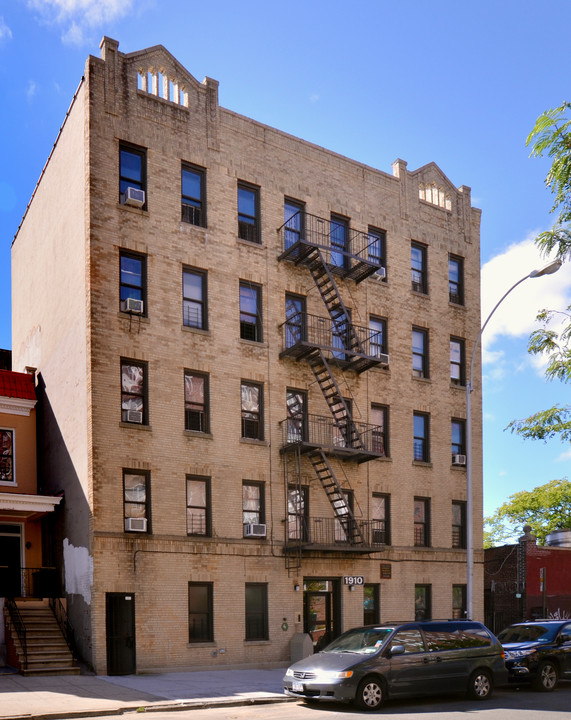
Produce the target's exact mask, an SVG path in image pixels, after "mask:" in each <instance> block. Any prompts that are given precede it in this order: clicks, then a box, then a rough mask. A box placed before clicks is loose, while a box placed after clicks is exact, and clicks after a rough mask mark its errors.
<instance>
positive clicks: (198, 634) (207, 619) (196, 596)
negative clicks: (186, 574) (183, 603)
mask: <svg viewBox="0 0 571 720" xmlns="http://www.w3.org/2000/svg"><path fill="white" fill-rule="evenodd" d="M213 616H214V613H213V610H212V583H209V582H207V583H197V582H189V583H188V641H189V642H191V643H196V642H214V627H213V626H214V623H213Z"/></svg>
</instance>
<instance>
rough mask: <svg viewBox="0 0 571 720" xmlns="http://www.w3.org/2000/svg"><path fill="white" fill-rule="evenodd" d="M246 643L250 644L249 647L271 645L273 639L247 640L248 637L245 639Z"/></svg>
mask: <svg viewBox="0 0 571 720" xmlns="http://www.w3.org/2000/svg"><path fill="white" fill-rule="evenodd" d="M244 643H245V644H246V645H248V647H249V646H250V645H271V644H272V641H271V640H246V639H244Z"/></svg>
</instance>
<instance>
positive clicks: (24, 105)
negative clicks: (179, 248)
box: [0, 0, 571, 514]
mask: <svg viewBox="0 0 571 720" xmlns="http://www.w3.org/2000/svg"><path fill="white" fill-rule="evenodd" d="M570 26H571V3H569V2H567V0H558V1H557V2H555V1H553V0H544V2H543V3H542V4H541V5H539V4H538V3H537V1H536V0H534V1H533V2H530V1H528V0H499V1H498V0H479V2H477V3H462V2H458V1H457V0H455V1H449V0H439V1H438V2H428V1H427V0H424V1H420V0H400V1H395V0H390V1H388V0H353V2H351V3H347V2H340V1H339V0H304V1H303V2H301V1H299V0H289V2H288V3H285V4H282V3H273V2H269V1H268V0H241V1H240V2H239V3H236V2H233V1H230V0H208V2H207V3H198V2H194V1H193V0H137V1H136V2H135V1H134V0H0V88H1V90H0V92H1V93H2V98H1V101H0V144H1V147H0V158H1V160H0V163H1V164H0V167H1V168H2V172H0V306H1V307H2V308H3V309H4V312H3V317H2V320H0V347H3V348H10V347H11V336H10V319H9V306H10V270H9V266H10V245H11V242H12V239H13V237H14V234H15V232H16V230H17V228H18V225H19V223H20V220H21V218H22V215H23V213H24V211H25V209H26V205H27V203H28V200H29V198H30V196H31V194H32V192H33V189H34V186H35V184H36V181H37V179H38V178H39V176H40V173H41V171H42V167H43V165H44V163H45V161H46V159H47V157H48V154H49V152H50V149H51V147H52V144H53V142H54V140H55V138H56V135H57V132H58V130H59V127H60V125H61V123H62V121H63V118H64V115H65V112H66V110H67V108H68V106H69V103H70V101H71V98H72V96H73V93H74V92H75V90H76V88H77V86H78V84H79V81H80V78H81V76H82V74H83V70H84V65H85V60H86V58H87V55H88V54H92V55H96V56H99V43H100V40H101V38H102V36H103V35H108V36H110V37H113V38H115V39H116V40H118V41H119V43H120V46H119V49H120V50H121V51H123V52H132V51H135V50H139V49H141V48H145V47H149V46H152V45H156V44H162V45H164V46H165V47H167V49H168V50H169V51H170V52H171V53H172V54H173V55H174V56H175V57H176V58H177V59H178V60H179V61H180V62H181V63H182V64H183V65H184V66H185V67H186V68H187V69H188V70H189V72H191V73H192V74H193V75H194V76H195V77H196V78H197V79H198V80H202V79H203V78H204V77H205V76H209V77H212V78H215V79H216V80H218V81H219V82H220V103H221V104H222V105H223V106H224V107H227V108H229V109H231V110H234V111H236V112H238V113H242V114H244V115H247V116H249V117H252V118H255V119H256V120H259V121H261V122H263V123H267V124H268V125H272V126H274V127H277V128H279V129H281V130H284V131H286V132H289V133H292V134H293V135H296V136H299V137H302V138H304V139H306V140H309V141H311V142H314V143H317V144H319V145H322V146H324V147H327V148H330V149H332V150H334V151H336V152H339V153H342V154H344V155H347V156H349V157H352V158H355V159H356V160H359V161H361V162H365V163H367V164H369V165H372V166H374V167H376V168H379V169H380V170H383V171H385V172H389V173H390V172H391V163H392V162H393V161H394V160H395V159H396V158H402V159H404V160H406V161H407V162H408V167H409V169H415V168H417V167H420V166H422V165H424V164H426V163H428V162H432V161H434V162H436V163H437V164H438V165H439V166H440V167H441V168H442V170H443V171H444V172H445V173H446V175H447V176H448V177H449V178H450V180H451V181H452V182H453V183H454V184H455V185H456V186H460V185H469V186H470V187H471V188H472V201H473V204H474V205H475V206H477V207H480V208H481V209H482V212H483V214H482V227H481V256H482V306H483V309H482V317H483V319H485V318H486V317H487V314H488V312H489V311H490V310H491V308H492V307H493V306H494V304H495V303H496V301H497V300H498V299H499V298H500V297H501V296H502V295H503V293H504V292H505V291H506V290H507V289H508V288H509V287H510V285H511V284H513V283H514V282H515V281H516V280H518V279H519V278H520V277H523V276H524V275H527V274H528V273H529V272H530V271H531V270H532V269H534V268H536V267H540V266H542V265H543V264H544V263H545V260H544V259H542V258H540V257H539V255H538V252H537V250H536V249H535V247H534V245H533V242H532V239H533V237H534V236H535V234H536V233H537V232H539V231H541V230H543V229H546V228H548V227H550V225H551V224H552V220H553V218H552V216H551V215H550V213H549V210H550V208H551V204H552V196H551V194H550V193H549V192H548V191H547V190H546V189H545V186H544V178H545V175H546V173H547V170H548V168H549V162H548V160H546V159H544V160H541V159H530V158H529V151H528V149H527V148H526V147H525V139H526V137H527V135H528V133H529V131H530V130H531V128H532V127H533V124H534V121H535V119H536V117H537V116H538V115H539V114H540V113H541V112H542V111H543V110H545V109H546V108H549V107H554V106H556V105H559V104H560V103H561V102H562V101H564V100H570V99H571V98H570V97H569V78H570V77H571V54H570V53H569V35H568V33H569V27H570ZM40 241H41V239H40ZM570 302H571V264H567V265H565V266H564V267H563V269H562V270H560V271H559V273H557V274H556V275H552V276H550V277H547V278H539V279H535V280H527V281H526V282H525V283H523V284H522V285H520V286H519V287H518V288H517V289H516V290H515V291H514V292H513V293H512V294H511V295H510V296H509V298H508V299H506V301H505V302H504V303H503V304H502V306H501V308H500V309H499V310H498V312H497V313H496V314H495V315H494V319H493V320H492V321H491V323H490V324H489V326H488V327H487V328H486V331H485V334H484V336H483V345H484V368H483V369H484V377H483V390H484V491H485V492H484V510H485V513H486V514H490V513H491V512H493V511H494V510H495V509H496V508H497V507H498V506H499V505H500V504H501V503H502V502H504V501H505V500H506V499H507V498H508V496H509V495H511V494H512V493H514V492H517V491H519V490H528V489H531V488H533V487H535V486H536V485H540V484H543V483H546V482H548V481H549V480H552V479H555V478H561V477H569V476H570V474H571V473H570V465H571V449H570V448H569V446H567V445H562V444H561V443H560V442H559V441H551V442H549V443H547V444H543V443H537V442H531V441H526V442H524V441H522V440H521V439H519V438H518V437H516V436H513V435H511V434H509V433H508V432H504V428H505V427H506V425H507V424H508V423H509V421H510V420H511V419H513V418H516V417H522V416H526V415H529V414H530V413H531V412H533V411H535V410H538V409H541V408H544V407H547V406H549V405H550V404H552V403H555V402H559V403H565V404H567V403H569V402H570V400H569V396H570V388H569V387H567V386H564V385H561V384H559V383H546V382H545V381H544V378H543V374H542V373H543V369H542V367H541V365H540V364H538V363H537V362H536V361H534V359H533V358H531V357H530V356H529V355H528V354H527V336H528V334H529V332H530V331H531V330H532V329H533V327H534V318H535V315H536V313H537V310H538V309H540V308H542V307H554V308H563V307H565V306H566V305H568V304H569V303H570Z"/></svg>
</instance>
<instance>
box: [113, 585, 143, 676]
mask: <svg viewBox="0 0 571 720" xmlns="http://www.w3.org/2000/svg"><path fill="white" fill-rule="evenodd" d="M105 617H106V623H107V674H108V675H133V674H134V673H135V672H136V670H137V665H136V653H135V650H136V647H135V595H134V594H132V593H129V594H125V593H107V596H106V608H105Z"/></svg>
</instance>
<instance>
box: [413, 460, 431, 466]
mask: <svg viewBox="0 0 571 720" xmlns="http://www.w3.org/2000/svg"><path fill="white" fill-rule="evenodd" d="M412 464H413V465H416V467H426V468H431V467H432V463H431V462H430V460H413V461H412Z"/></svg>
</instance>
